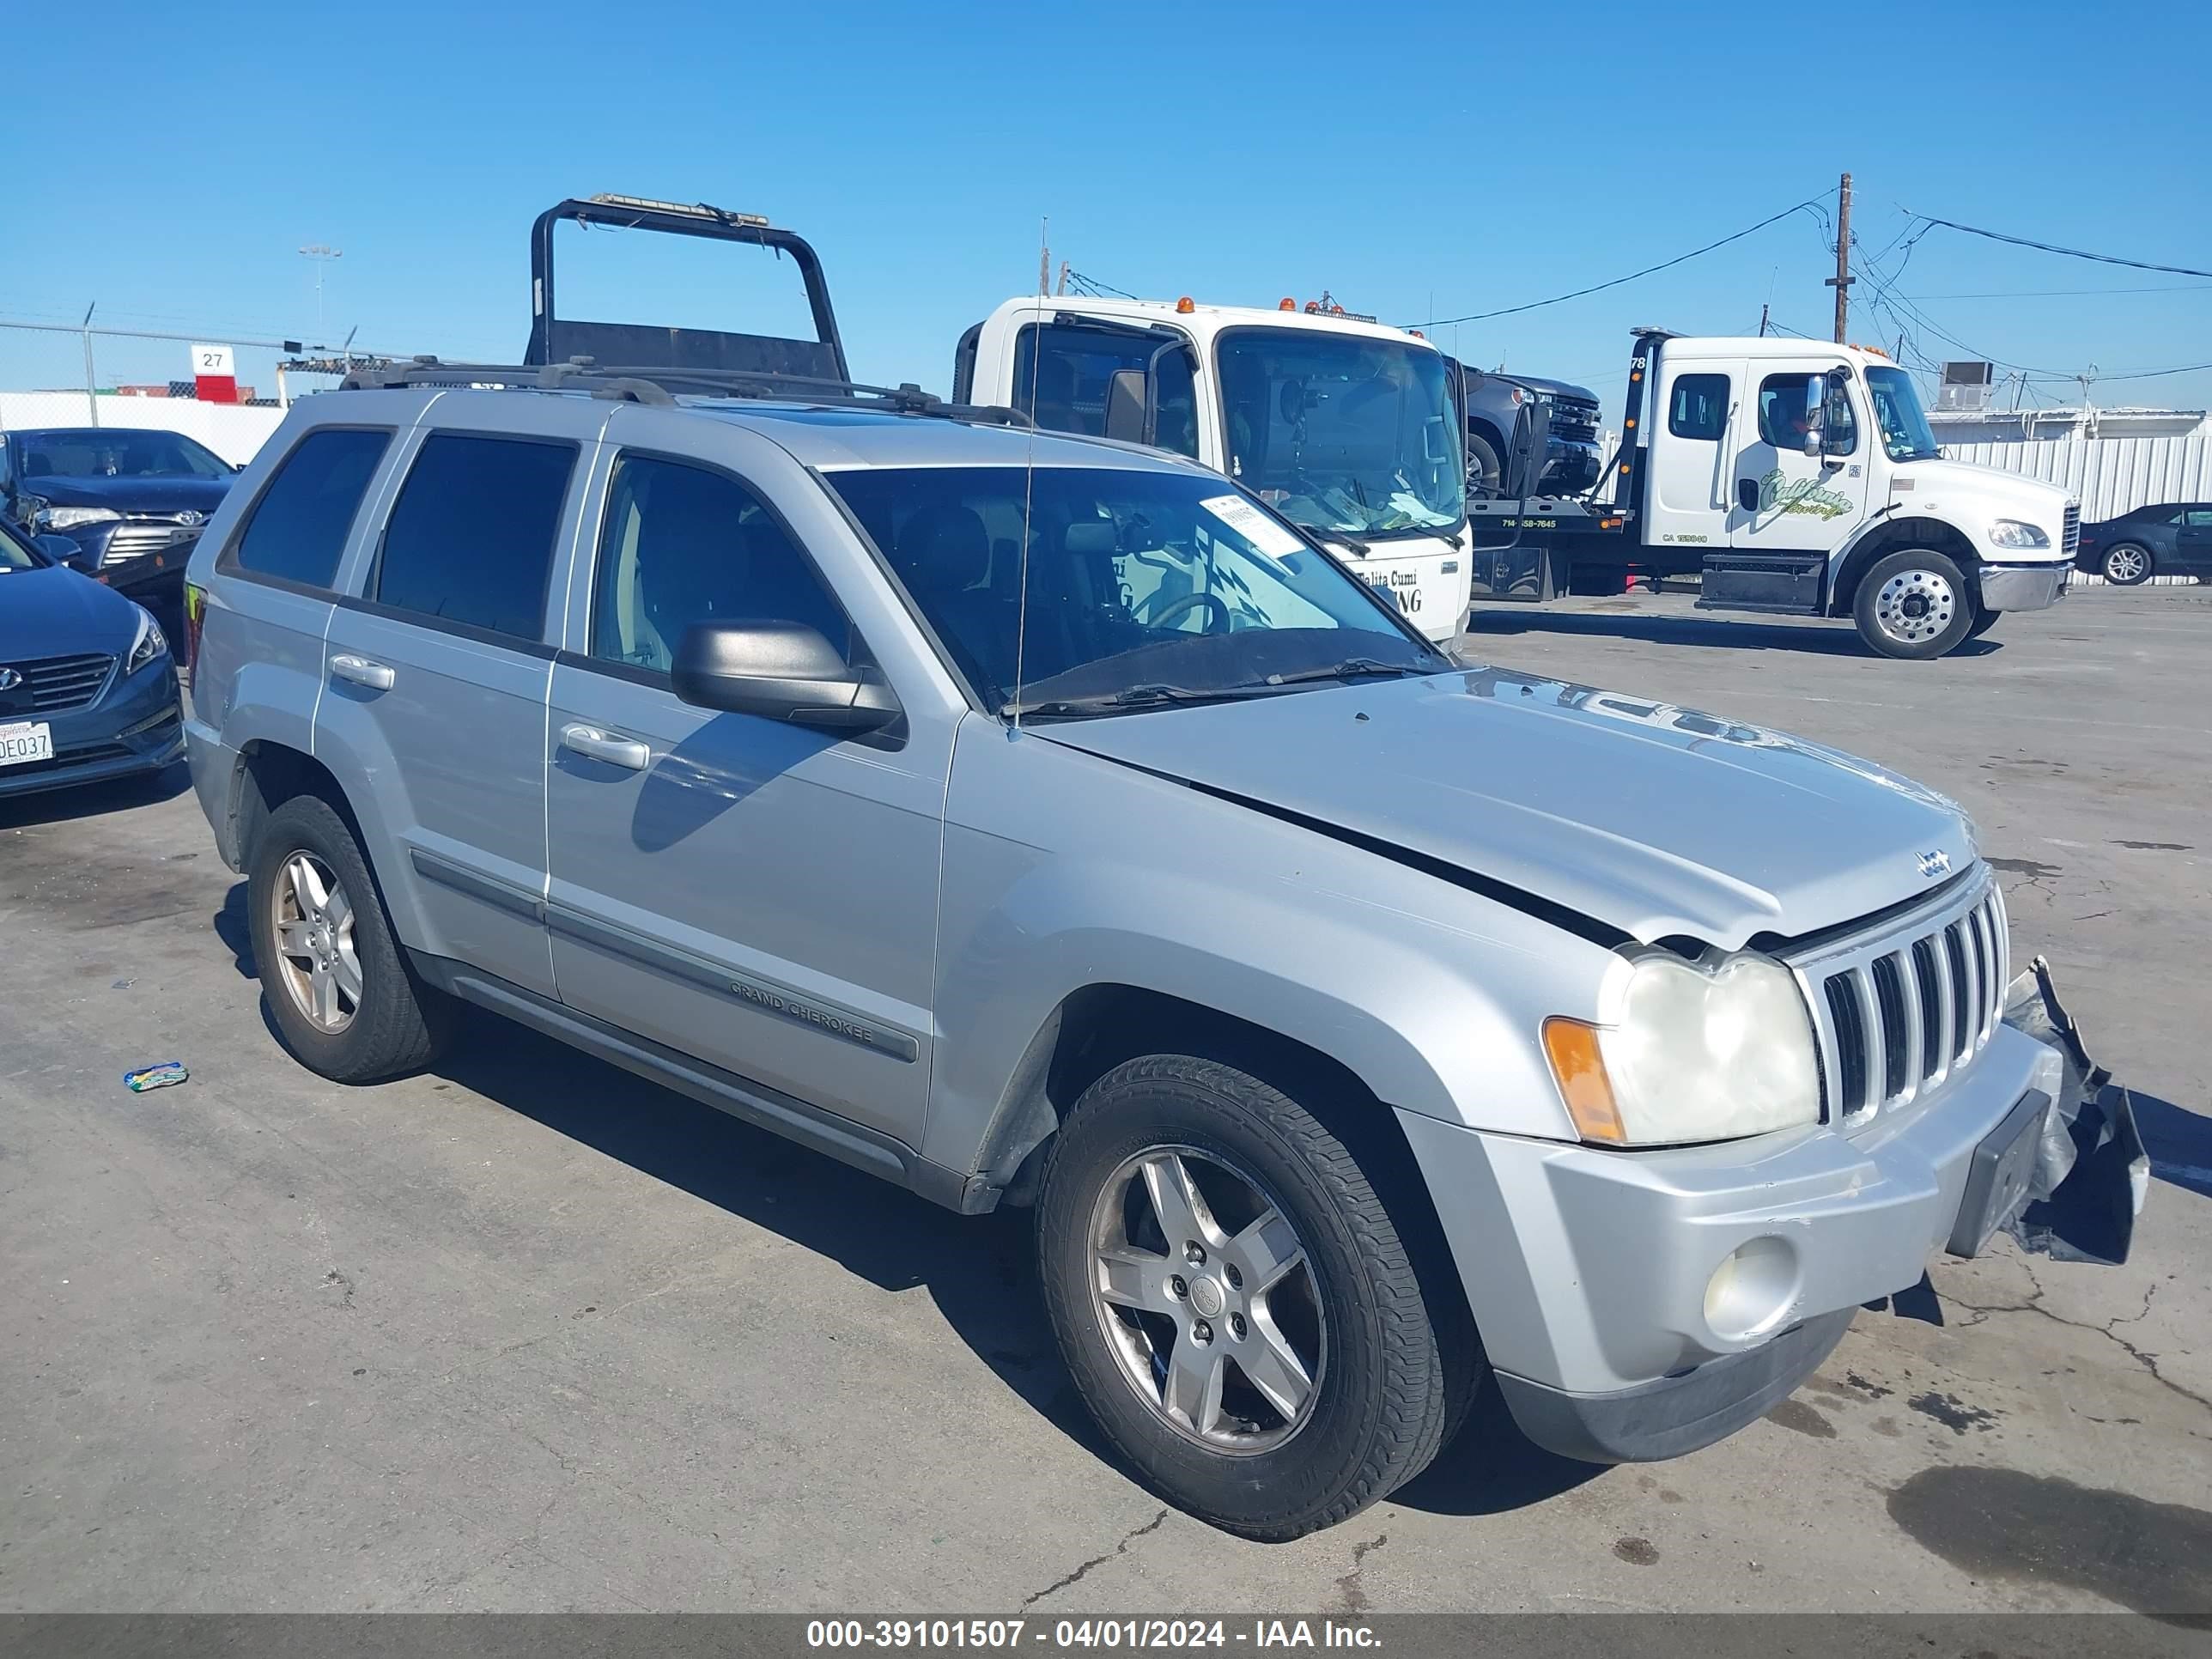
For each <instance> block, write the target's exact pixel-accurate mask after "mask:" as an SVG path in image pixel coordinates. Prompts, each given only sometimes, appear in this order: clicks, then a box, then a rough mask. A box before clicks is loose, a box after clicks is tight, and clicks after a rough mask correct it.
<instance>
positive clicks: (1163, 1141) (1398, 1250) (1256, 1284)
mask: <svg viewBox="0 0 2212 1659" xmlns="http://www.w3.org/2000/svg"><path fill="white" fill-rule="evenodd" d="M1037 1240H1038V1256H1039V1267H1040V1277H1041V1279H1042V1283H1043V1287H1044V1294H1045V1301H1046V1305H1047V1307H1048V1310H1049V1312H1050V1314H1051V1316H1052V1322H1053V1328H1054V1332H1055V1333H1056V1334H1057V1335H1058V1338H1059V1341H1060V1353H1061V1356H1062V1357H1063V1358H1064V1359H1065V1360H1066V1364H1067V1367H1068V1370H1070V1372H1071V1373H1073V1376H1074V1379H1075V1383H1076V1387H1077V1389H1078V1390H1079V1392H1080V1393H1081V1394H1082V1395H1083V1398H1084V1401H1085V1404H1086V1405H1088V1406H1089V1407H1090V1409H1091V1414H1092V1415H1093V1416H1094V1417H1095V1418H1096V1419H1097V1421H1098V1423H1099V1425H1100V1426H1101V1427H1102V1428H1103V1430H1104V1431H1106V1434H1107V1436H1108V1437H1109V1438H1110V1439H1111V1440H1112V1441H1113V1442H1114V1443H1115V1446H1116V1447H1117V1448H1119V1449H1120V1450H1121V1454H1122V1455H1124V1456H1125V1457H1126V1458H1127V1460H1128V1462H1130V1463H1131V1464H1132V1465H1133V1467H1134V1468H1135V1469H1136V1471H1137V1472H1138V1474H1139V1476H1140V1477H1141V1478H1142V1479H1143V1480H1144V1481H1145V1482H1146V1485H1148V1486H1151V1487H1152V1490H1153V1491H1155V1492H1158V1493H1159V1494H1160V1495H1161V1496H1162V1497H1163V1498H1166V1499H1167V1500H1168V1501H1169V1502H1170V1503H1172V1504H1175V1505H1176V1506H1177V1507H1178V1508H1180V1509H1182V1510H1187V1511H1188V1512H1189V1513H1190V1514H1192V1515H1194V1516H1198V1517H1199V1518H1200V1519H1201V1520H1204V1521H1206V1522H1211V1523H1212V1524H1213V1525H1215V1526H1218V1527H1220V1528H1225V1530H1227V1531H1230V1532H1233V1533H1237V1534H1241V1535H1243V1536H1244V1537H1247V1538H1255V1539H1261V1540H1264V1541H1282V1540H1285V1539H1291V1538H1296V1537H1298V1536H1300V1535H1301V1534H1305V1533H1308V1532H1311V1531H1313V1530H1315V1529H1316V1528H1321V1527H1326V1526H1331V1525H1334V1523H1335V1522H1339V1521H1341V1520H1344V1519H1345V1518H1346V1517H1347V1516H1351V1515H1353V1514H1356V1513H1357V1512H1358V1510H1362V1509H1364V1508H1365V1507H1366V1506H1367V1505H1368V1504H1372V1503H1374V1502H1375V1501H1376V1500H1377V1499H1378V1498H1383V1496H1385V1495H1386V1494H1388V1493H1389V1492H1391V1491H1392V1490H1394V1489H1395V1487H1397V1486H1400V1485H1401V1483H1403V1482H1404V1481H1406V1480H1410V1479H1411V1478H1412V1477H1413V1475H1415V1474H1418V1473H1419V1471H1420V1470H1421V1469H1422V1468H1425V1467H1426V1466H1427V1464H1428V1463H1429V1462H1430V1460H1431V1459H1432V1458H1433V1457H1434V1456H1435V1455H1436V1454H1437V1450H1438V1449H1440V1447H1441V1446H1442V1444H1443V1439H1444V1435H1445V1431H1446V1427H1447V1420H1448V1419H1449V1418H1451V1417H1454V1416H1455V1415H1456V1414H1457V1413H1455V1411H1454V1409H1453V1407H1454V1402H1455V1401H1458V1400H1461V1399H1462V1398H1463V1396H1464V1394H1465V1392H1466V1391H1467V1385H1468V1383H1471V1382H1472V1381H1473V1380H1474V1379H1472V1378H1471V1377H1469V1376H1464V1375H1456V1374H1454V1373H1455V1372H1464V1371H1466V1370H1468V1369H1469V1368H1470V1366H1471V1364H1472V1363H1473V1362H1471V1361H1470V1362H1468V1363H1465V1364H1462V1363H1460V1362H1458V1361H1457V1360H1456V1359H1454V1360H1453V1361H1452V1363H1450V1364H1448V1357H1447V1354H1446V1352H1445V1344H1444V1343H1443V1341H1440V1340H1439V1337H1438V1334H1437V1333H1438V1325H1439V1321H1438V1320H1437V1318H1433V1317H1432V1316H1431V1310H1430V1308H1429V1307H1428V1305H1427V1304H1426V1303H1425V1300H1424V1298H1423V1295H1422V1287H1421V1285H1420V1282H1419V1278H1418V1277H1417V1275H1416V1273H1415V1270H1414V1267H1413V1261H1412V1260H1411V1258H1410V1255H1409V1252H1408V1249H1407V1240H1406V1239H1405V1237H1402V1236H1401V1232H1400V1230H1399V1228H1398V1226H1397V1225H1395V1223H1394V1222H1393V1220H1392V1218H1391V1216H1390V1214H1389V1212H1388V1211H1387V1210H1386V1209H1385V1208H1384V1206H1383V1202H1382V1200H1381V1199H1380V1198H1379V1197H1378V1196H1377V1195H1376V1191H1375V1188H1374V1186H1373V1185H1372V1183H1371V1182H1370V1180H1369V1178H1368V1176H1367V1174H1366V1173H1365V1172H1364V1170H1362V1168H1361V1167H1360V1164H1359V1163H1358V1160H1357V1159H1355V1158H1354V1157H1353V1156H1352V1152H1350V1151H1349V1150H1348V1149H1347V1148H1346V1146H1345V1145H1344V1144H1343V1142H1342V1141H1340V1139H1337V1137H1336V1136H1335V1135H1334V1133H1331V1132H1330V1131H1329V1129H1328V1128H1327V1127H1325V1126H1324V1125H1323V1124H1322V1123H1321V1122H1320V1121H1318V1120H1317V1119H1316V1118H1315V1117H1314V1116H1313V1115H1311V1114H1310V1113H1309V1112H1308V1111H1306V1109H1304V1108H1303V1107H1301V1106H1300V1105H1299V1104H1298V1103H1297V1102H1295V1101H1293V1100H1291V1098H1290V1097H1288V1096H1286V1095H1285V1094H1283V1093H1282V1092H1281V1091H1279V1090H1277V1089H1274V1088H1273V1087H1272V1086H1270V1085H1267V1084H1265V1083H1262V1082H1261V1081H1260V1080H1259V1079H1256V1078H1254V1077H1251V1076H1249V1075H1247V1074H1246V1073H1243V1072H1240V1071H1237V1070H1236V1069H1235V1068H1234V1067H1231V1066H1226V1065H1223V1064H1220V1063H1218V1062H1216V1061H1212V1060H1199V1059H1194V1058H1192V1057H1189V1056H1187V1055H1179V1054H1164V1055H1152V1056H1150V1057H1147V1058H1145V1059H1140V1060H1130V1061H1127V1062H1126V1063H1125V1064H1123V1065H1121V1066H1117V1067H1115V1069H1114V1070H1113V1071H1111V1072H1109V1073H1107V1074H1106V1075H1105V1076H1104V1077H1103V1078H1101V1079H1099V1080H1098V1081H1097V1083H1095V1084H1093V1085H1091V1087H1090V1088H1089V1089H1088V1090H1086V1091H1085V1092H1084V1095H1083V1097H1082V1098H1081V1099H1080V1100H1079V1101H1078V1102H1077V1103H1076V1105H1075V1109H1074V1110H1073V1112H1072V1113H1070V1114H1069V1115H1068V1118H1067V1121H1066V1124H1065V1125H1064V1126H1063V1127H1061V1129H1060V1133H1059V1135H1058V1137H1057V1138H1056V1139H1055V1142H1054V1147H1053V1151H1052V1153H1051V1157H1050V1159H1049V1162H1048V1164H1047V1166H1046V1170H1045V1176H1044V1181H1043V1185H1042V1190H1041V1192H1040V1194H1039V1199H1038V1215H1037ZM1454 1311H1455V1310H1445V1314H1446V1320H1445V1322H1444V1323H1445V1328H1447V1329H1448V1330H1449V1329H1451V1328H1453V1327H1452V1326H1451V1325H1450V1324H1449V1316H1450V1315H1451V1314H1452V1313H1453V1312H1454Z"/></svg>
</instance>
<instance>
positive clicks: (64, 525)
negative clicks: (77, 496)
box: [31, 507, 123, 530]
mask: <svg viewBox="0 0 2212 1659" xmlns="http://www.w3.org/2000/svg"><path fill="white" fill-rule="evenodd" d="M122 516H123V515H122V514H121V513H118V512H117V511H116V510H115V509H114V508H113V507H40V509H39V510H38V512H37V513H36V514H35V515H34V516H33V519H32V520H31V522H32V523H33V525H34V526H37V527H38V528H39V529H40V530H82V528H83V527H84V526H87V525H88V524H112V523H113V522H115V521H116V520H119V519H121V518H122Z"/></svg>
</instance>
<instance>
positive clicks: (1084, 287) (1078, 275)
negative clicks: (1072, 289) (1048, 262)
mask: <svg viewBox="0 0 2212 1659" xmlns="http://www.w3.org/2000/svg"><path fill="white" fill-rule="evenodd" d="M1067 280H1068V281H1069V282H1071V283H1075V284H1077V288H1076V293H1077V294H1078V295H1081V296H1084V297H1087V298H1089V299H1093V300H1098V299H1104V298H1106V297H1108V296H1109V295H1110V296H1111V297H1112V298H1114V299H1116V300H1133V299H1135V298H1136V297H1137V296H1136V295H1133V294H1131V293H1128V292H1127V291H1125V290H1123V289H1118V288H1115V287H1114V286H1113V285H1112V284H1111V283H1102V282H1100V281H1099V280H1098V279H1097V277H1095V276H1085V275H1084V274H1083V273H1082V272H1081V271H1079V270H1071V271H1069V272H1068V273H1067Z"/></svg>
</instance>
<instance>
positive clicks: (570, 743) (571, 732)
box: [561, 725, 653, 772]
mask: <svg viewBox="0 0 2212 1659" xmlns="http://www.w3.org/2000/svg"><path fill="white" fill-rule="evenodd" d="M561 746H562V748H563V749H566V750H569V751H570V752H571V753H573V754H578V755H581V756H582V757H584V758H585V759H586V760H595V761H604V762H605V763H606V764H607V765H609V766H619V767H621V768H622V769H623V770H624V771H628V772H642V771H644V770H645V769H646V768H647V766H649V765H651V764H652V763H653V750H650V749H648V748H647V747H646V745H645V744H641V743H640V742H638V740H637V739H636V738H622V737H617V736H616V735H615V734H614V733H613V732H602V731H600V730H599V727H598V726H580V725H577V726H562V728H561Z"/></svg>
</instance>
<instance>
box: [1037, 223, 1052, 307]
mask: <svg viewBox="0 0 2212 1659" xmlns="http://www.w3.org/2000/svg"><path fill="white" fill-rule="evenodd" d="M1051 229H1052V221H1051V219H1049V218H1043V219H1040V220H1038V221H1037V292H1038V293H1040V294H1049V293H1051V292H1052V242H1051V239H1050V238H1049V236H1048V234H1047V233H1048V232H1049V231H1050V230H1051Z"/></svg>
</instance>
